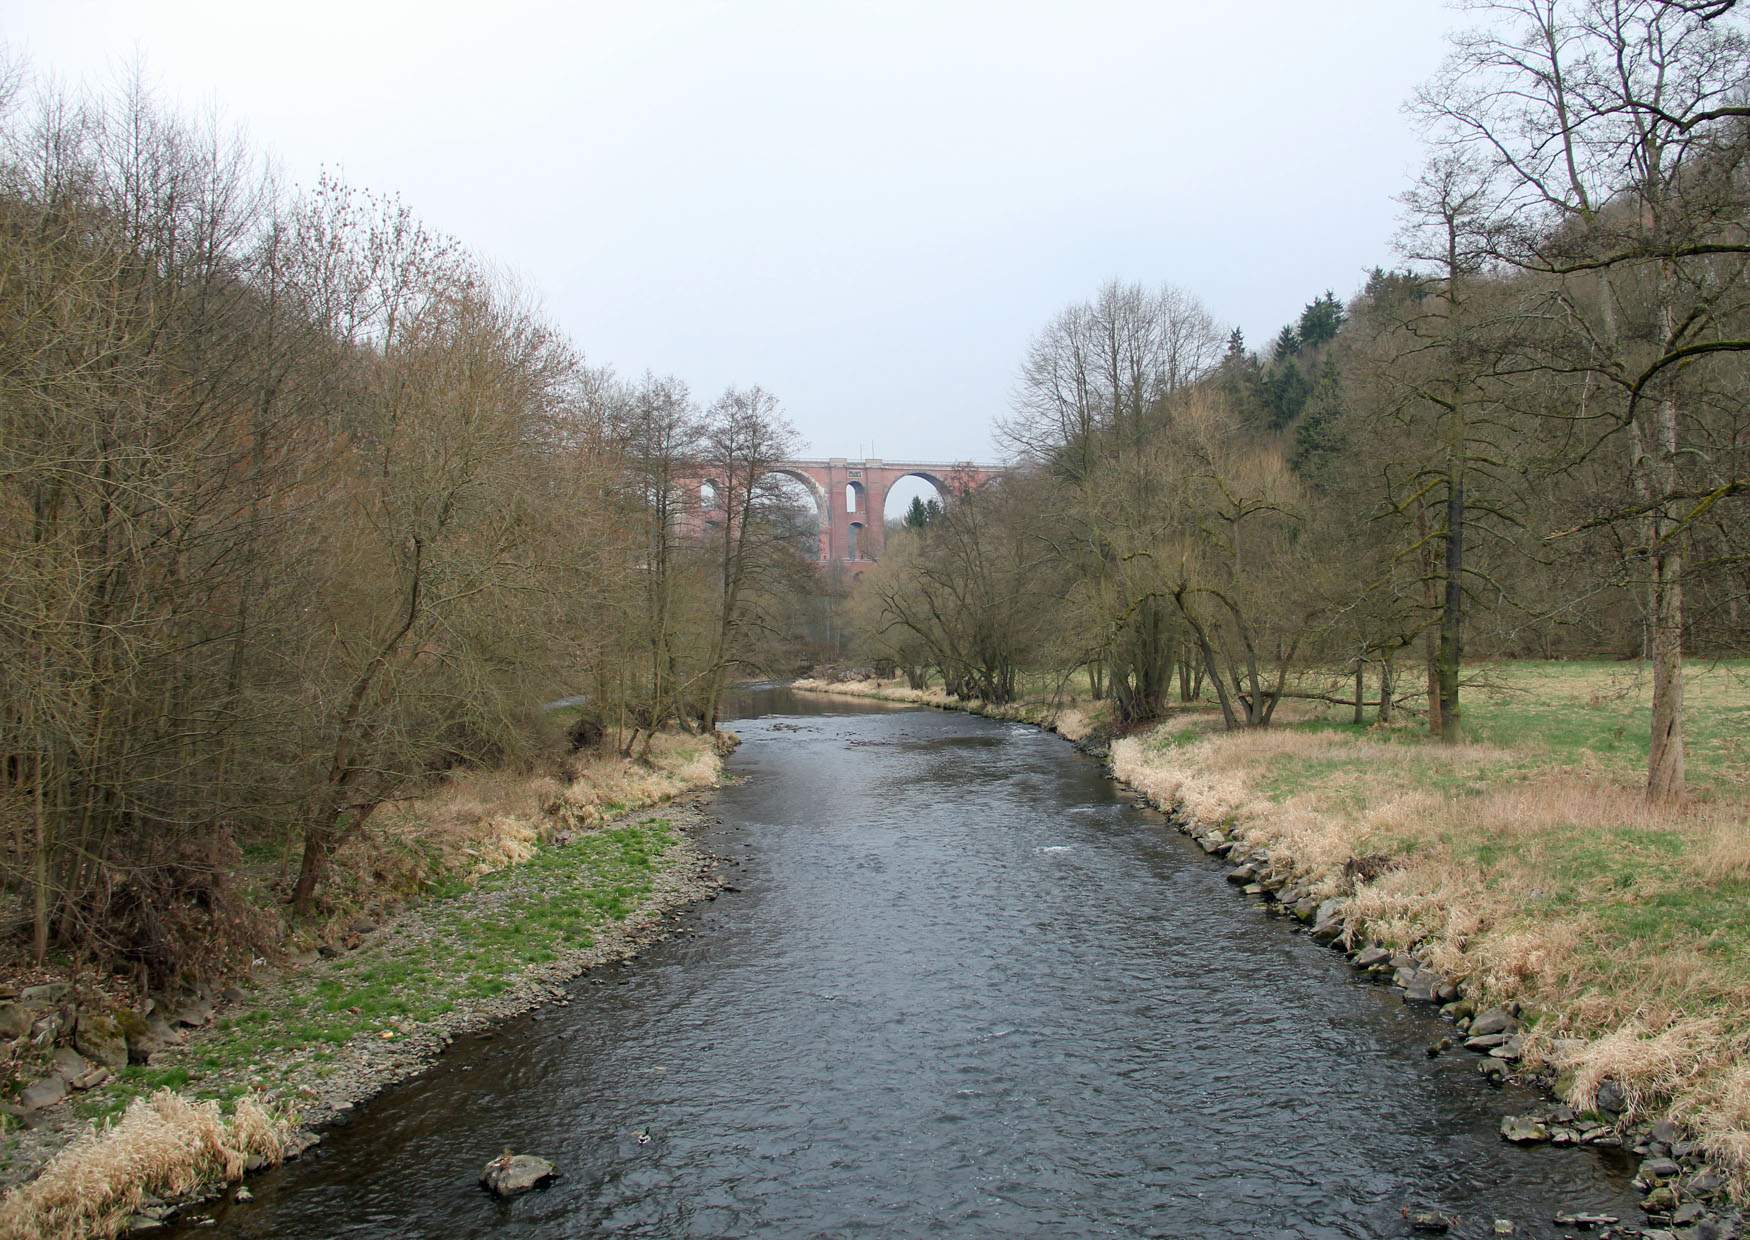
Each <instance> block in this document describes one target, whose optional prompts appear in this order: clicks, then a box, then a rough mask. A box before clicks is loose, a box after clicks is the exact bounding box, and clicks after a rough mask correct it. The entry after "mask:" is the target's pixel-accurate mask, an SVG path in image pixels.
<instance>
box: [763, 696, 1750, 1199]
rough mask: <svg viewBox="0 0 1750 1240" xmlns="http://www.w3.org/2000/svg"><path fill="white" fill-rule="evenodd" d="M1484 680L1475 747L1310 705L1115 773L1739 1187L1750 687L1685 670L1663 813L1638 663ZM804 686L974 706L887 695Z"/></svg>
mask: <svg viewBox="0 0 1750 1240" xmlns="http://www.w3.org/2000/svg"><path fill="white" fill-rule="evenodd" d="M1483 672H1484V675H1483V680H1484V682H1485V683H1484V684H1483V685H1480V686H1479V687H1476V688H1473V689H1470V690H1468V691H1467V692H1468V694H1469V702H1468V705H1469V714H1468V716H1467V724H1468V725H1469V730H1470V732H1471V734H1472V736H1473V737H1474V740H1473V741H1472V742H1471V743H1468V744H1465V745H1461V746H1453V747H1448V746H1441V745H1437V744H1432V743H1430V742H1428V741H1426V740H1425V739H1424V738H1423V737H1421V736H1420V735H1419V733H1418V732H1417V731H1416V728H1415V725H1414V722H1413V721H1411V720H1406V721H1404V722H1402V723H1400V724H1397V725H1394V726H1389V727H1377V726H1373V727H1367V726H1363V727H1355V726H1352V725H1349V724H1346V723H1343V722H1341V721H1340V720H1339V719H1337V718H1336V717H1334V716H1333V714H1331V713H1327V712H1324V711H1322V710H1303V713H1301V714H1299V715H1297V716H1295V717H1293V718H1291V719H1288V720H1285V721H1283V722H1282V723H1281V724H1280V725H1279V726H1276V727H1272V728H1270V729H1268V730H1260V731H1256V732H1244V733H1231V734H1229V733H1223V732H1221V731H1220V719H1219V716H1218V715H1215V714H1214V713H1213V712H1211V711H1208V710H1205V709H1190V710H1183V711H1179V712H1176V713H1175V714H1174V715H1173V716H1171V717H1169V718H1168V719H1167V720H1165V721H1163V722H1162V723H1160V724H1159V725H1157V726H1155V727H1153V728H1151V729H1148V730H1146V731H1142V732H1139V733H1136V734H1133V735H1131V736H1128V737H1125V738H1122V739H1119V740H1117V741H1115V742H1113V744H1112V745H1111V754H1110V760H1111V765H1112V769H1113V772H1114V774H1115V775H1116V776H1117V777H1118V778H1120V779H1122V780H1124V781H1125V782H1126V783H1127V784H1129V785H1130V786H1132V787H1133V788H1135V789H1136V790H1138V791H1139V792H1140V793H1141V794H1143V795H1145V796H1146V797H1147V798H1148V799H1149V800H1150V801H1151V802H1153V803H1154V804H1156V805H1157V806H1159V807H1160V808H1162V809H1163V810H1166V811H1167V812H1168V813H1170V814H1172V815H1173V816H1174V818H1175V821H1177V822H1178V823H1179V824H1180V825H1181V827H1182V828H1184V829H1185V830H1187V831H1188V832H1190V833H1191V834H1193V835H1196V836H1198V837H1199V838H1200V839H1201V840H1202V841H1203V842H1204V844H1205V847H1206V848H1208V849H1210V850H1211V851H1219V852H1220V853H1221V854H1222V855H1224V856H1226V857H1227V858H1228V859H1229V861H1230V862H1234V863H1238V864H1237V865H1236V867H1235V868H1236V874H1235V879H1236V884H1242V885H1248V886H1250V887H1251V888H1252V890H1253V891H1254V892H1255V893H1256V894H1258V895H1260V896H1266V897H1268V896H1276V897H1281V896H1283V895H1288V896H1292V897H1293V899H1292V901H1290V903H1292V904H1293V905H1294V906H1295V907H1296V911H1297V912H1301V913H1303V914H1304V916H1305V917H1306V918H1307V919H1308V920H1322V921H1324V922H1325V923H1326V924H1325V926H1324V933H1325V934H1326V935H1327V936H1328V937H1330V938H1332V939H1334V940H1335V941H1337V942H1338V943H1339V944H1340V945H1347V946H1348V947H1349V948H1350V950H1351V951H1352V952H1353V953H1356V954H1357V955H1360V954H1361V953H1364V952H1366V951H1367V950H1368V949H1369V948H1373V947H1374V946H1375V945H1377V950H1378V953H1379V954H1377V955H1368V956H1367V957H1366V959H1367V961H1368V964H1369V965H1370V966H1371V967H1383V968H1384V970H1385V972H1386V973H1387V974H1388V975H1390V976H1393V977H1395V978H1397V979H1398V980H1399V981H1401V982H1403V983H1406V984H1409V985H1410V986H1413V987H1414V989H1408V990H1407V992H1406V993H1407V994H1410V995H1414V996H1416V997H1419V998H1422V999H1424V1000H1425V1001H1430V1002H1433V1001H1438V1000H1439V999H1441V998H1457V997H1458V992H1462V1002H1460V1003H1459V1004H1458V1005H1457V1006H1456V1007H1453V1008H1451V1009H1450V1010H1449V1015H1453V1016H1455V1017H1456V1018H1459V1019H1460V1020H1463V1021H1467V1022H1468V1020H1469V1016H1468V1015H1467V1013H1477V1014H1480V1013H1483V1012H1484V1011H1487V1010H1491V1009H1498V1010H1500V1011H1502V1012H1504V1013H1507V1014H1509V1015H1512V1016H1513V1021H1512V1028H1513V1030H1514V1031H1515V1032H1516V1036H1514V1037H1512V1038H1511V1039H1509V1038H1506V1037H1503V1038H1501V1040H1500V1041H1499V1042H1496V1043H1494V1044H1493V1045H1491V1046H1489V1047H1487V1048H1486V1049H1488V1050H1489V1051H1491V1052H1493V1051H1494V1050H1497V1049H1500V1050H1504V1051H1505V1052H1506V1053H1504V1054H1501V1055H1495V1054H1493V1053H1491V1054H1489V1055H1487V1056H1486V1057H1485V1062H1487V1061H1488V1060H1494V1061H1496V1064H1495V1068H1494V1070H1495V1071H1500V1070H1502V1068H1503V1067H1506V1066H1508V1065H1511V1066H1512V1068H1513V1069H1514V1070H1516V1071H1519V1072H1523V1073H1537V1074H1542V1075H1543V1076H1544V1078H1545V1079H1546V1080H1547V1081H1548V1083H1549V1084H1550V1085H1551V1087H1552V1088H1553V1089H1554V1090H1555V1092H1556V1093H1557V1094H1559V1095H1560V1097H1561V1098H1562V1100H1563V1101H1564V1102H1566V1103H1567V1104H1569V1105H1570V1106H1571V1107H1572V1108H1573V1109H1574V1110H1575V1111H1576V1113H1577V1115H1578V1116H1580V1117H1584V1116H1591V1117H1592V1118H1593V1119H1595V1120H1597V1121H1598V1122H1599V1123H1600V1124H1606V1125H1608V1126H1610V1127H1612V1128H1621V1129H1623V1130H1627V1131H1631V1132H1633V1131H1636V1130H1639V1129H1644V1126H1645V1125H1648V1124H1650V1123H1653V1122H1655V1121H1663V1122H1664V1123H1665V1125H1667V1126H1666V1127H1663V1128H1661V1129H1660V1130H1659V1134H1658V1135H1659V1138H1660V1148H1657V1149H1655V1148H1654V1147H1653V1146H1651V1145H1650V1144H1647V1149H1648V1152H1650V1153H1653V1154H1655V1155H1660V1156H1662V1155H1664V1154H1667V1153H1671V1152H1676V1153H1679V1154H1681V1155H1684V1156H1685V1157H1686V1159H1690V1160H1693V1159H1705V1160H1707V1161H1708V1162H1709V1163H1711V1164H1712V1165H1713V1166H1714V1167H1716V1168H1718V1169H1719V1170H1720V1171H1721V1172H1723V1173H1724V1174H1725V1175H1726V1176H1728V1177H1729V1178H1731V1179H1732V1181H1733V1182H1734V1186H1735V1187H1736V1189H1737V1190H1738V1191H1739V1193H1740V1194H1741V1193H1742V1191H1743V1190H1744V1188H1745V1186H1746V1181H1747V1180H1750V1054H1747V1053H1746V1052H1750V832H1747V830H1746V827H1745V823H1746V820H1747V819H1750V753H1747V752H1746V751H1745V749H1744V748H1743V744H1742V740H1741V737H1742V735H1743V723H1744V721H1745V719H1746V718H1747V717H1750V688H1747V684H1746V669H1745V668H1744V667H1742V666H1725V667H1717V666H1716V667H1695V668H1692V670H1691V672H1690V679H1689V683H1688V685H1687V687H1686V694H1687V698H1688V701H1689V703H1690V706H1691V711H1692V716H1691V718H1692V722H1691V727H1690V734H1691V746H1690V760H1691V768H1692V782H1693V785H1694V788H1693V792H1692V795H1691V797H1690V798H1689V799H1688V800H1687V801H1685V802H1684V803H1682V804H1679V805H1675V806H1650V805H1648V804H1646V802H1645V801H1644V799H1643V798H1642V797H1641V795H1640V792H1639V772H1638V761H1639V760H1640V759H1643V758H1644V752H1645V748H1644V747H1645V741H1644V737H1645V723H1644V715H1645V709H1646V697H1647V693H1648V686H1647V685H1646V684H1645V683H1644V677H1641V676H1639V675H1638V674H1637V669H1635V668H1634V667H1633V666H1632V665H1631V666H1629V667H1623V666H1621V665H1613V664H1579V665H1576V664H1526V665H1511V666H1505V667H1501V666H1497V667H1491V668H1488V669H1483ZM798 687H803V688H812V689H815V690H816V691H826V692H841V693H852V694H855V695H858V696H877V697H882V698H884V699H886V700H894V701H924V702H925V704H929V705H942V706H956V705H966V704H961V703H956V702H953V701H951V700H949V699H946V698H945V697H942V696H941V695H931V694H922V695H915V696H914V695H912V691H909V690H906V689H903V688H902V687H899V686H893V685H885V684H869V683H862V684H854V685H843V686H833V685H822V684H820V683H819V682H803V683H802V684H800V685H799V686H798ZM972 705H974V706H975V707H978V706H979V704H972ZM986 713H996V712H986ZM1000 713H1001V717H1011V718H1028V717H1029V716H1031V717H1032V719H1033V721H1039V722H1042V723H1045V724H1046V725H1047V726H1049V725H1050V722H1051V720H1052V719H1053V718H1054V717H1065V716H1066V717H1068V718H1070V719H1071V720H1072V729H1071V732H1072V734H1073V732H1074V731H1075V730H1077V729H1076V724H1075V722H1074V721H1079V720H1081V719H1085V718H1087V717H1088V713H1089V712H1088V704H1086V703H1076V702H1069V703H1066V704H1064V705H1062V706H1059V707H1056V708H1053V707H1052V706H1051V705H1050V704H1049V703H1045V702H1031V703H1025V704H1022V705H1021V706H1019V707H1003V708H1000ZM1072 739H1075V737H1074V736H1073V735H1072ZM1448 987H1450V988H1451V990H1447V988H1448ZM1515 1014H1516V1015H1515ZM1490 1023H1491V1024H1493V1023H1495V1022H1494V1021H1491V1022H1490ZM1465 1031H1466V1032H1469V1030H1465ZM1480 1036H1481V1037H1483V1038H1484V1040H1488V1039H1489V1038H1491V1037H1494V1036H1497V1035H1494V1034H1484V1035H1480ZM1476 1049H1479V1050H1482V1049H1485V1048H1484V1047H1482V1046H1478V1047H1477V1048H1476ZM1502 1060H1506V1061H1507V1064H1505V1065H1504V1064H1502V1063H1501V1062H1500V1061H1502ZM1544 1127H1545V1130H1546V1131H1545V1136H1546V1137H1547V1136H1550V1135H1552V1133H1551V1131H1550V1126H1549V1125H1545V1126H1544ZM1556 1131H1557V1132H1558V1133H1559V1132H1560V1131H1565V1130H1561V1129H1559V1128H1558V1129H1557V1130H1556ZM1632 1139H1633V1138H1632V1137H1631V1141H1632ZM1643 1144H1646V1143H1643ZM1691 1166H1692V1164H1691ZM1655 1170H1656V1171H1664V1170H1665V1169H1664V1167H1663V1165H1662V1164H1660V1165H1659V1167H1657V1168H1656V1169H1655ZM1699 1174H1700V1173H1699V1172H1696V1171H1694V1170H1691V1169H1690V1167H1685V1168H1684V1169H1683V1170H1681V1171H1672V1172H1670V1173H1669V1174H1666V1175H1663V1176H1660V1177H1659V1180H1669V1181H1670V1183H1668V1184H1667V1183H1663V1182H1658V1181H1656V1182H1654V1183H1651V1184H1649V1187H1650V1188H1651V1189H1653V1190H1654V1194H1658V1193H1659V1191H1660V1190H1661V1189H1669V1190H1670V1191H1669V1192H1668V1193H1665V1194H1664V1195H1663V1196H1650V1200H1651V1202H1652V1204H1653V1205H1654V1206H1655V1212H1659V1210H1658V1208H1659V1207H1664V1206H1666V1205H1667V1204H1668V1203H1669V1204H1670V1205H1671V1206H1672V1207H1673V1210H1675V1209H1680V1208H1682V1203H1683V1202H1684V1198H1685V1197H1686V1196H1688V1197H1693V1198H1699V1197H1700V1196H1701V1195H1702V1194H1703V1192H1704V1191H1705V1190H1706V1189H1707V1188H1708V1187H1710V1186H1711V1184H1712V1180H1711V1179H1709V1178H1706V1177H1703V1178H1699V1179H1698V1176H1699Z"/></svg>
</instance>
